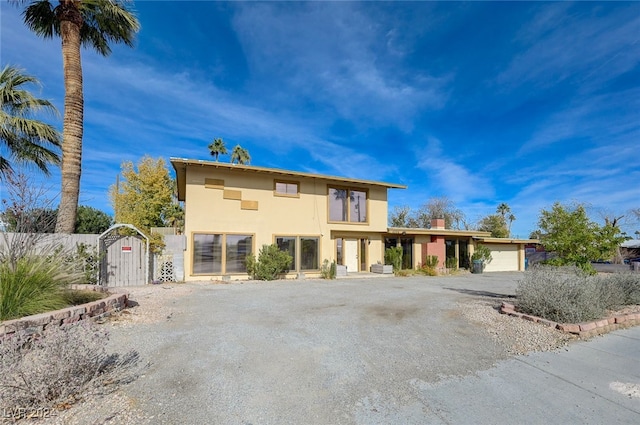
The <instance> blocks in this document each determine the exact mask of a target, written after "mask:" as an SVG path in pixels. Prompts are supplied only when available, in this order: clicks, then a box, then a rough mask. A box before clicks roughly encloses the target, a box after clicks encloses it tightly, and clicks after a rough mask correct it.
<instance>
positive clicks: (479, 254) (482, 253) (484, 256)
mask: <svg viewBox="0 0 640 425" xmlns="http://www.w3.org/2000/svg"><path fill="white" fill-rule="evenodd" d="M491 260H493V256H492V255H491V249H489V247H487V246H486V245H478V246H476V248H475V250H474V251H473V254H471V261H482V262H483V263H485V264H489V263H490V262H491Z"/></svg>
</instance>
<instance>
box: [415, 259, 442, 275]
mask: <svg viewBox="0 0 640 425" xmlns="http://www.w3.org/2000/svg"><path fill="white" fill-rule="evenodd" d="M438 262H439V261H438V257H437V256H435V255H427V256H426V257H425V259H424V263H422V265H421V266H420V267H419V269H418V272H420V273H422V274H424V275H427V276H437V275H438V271H437V267H438Z"/></svg>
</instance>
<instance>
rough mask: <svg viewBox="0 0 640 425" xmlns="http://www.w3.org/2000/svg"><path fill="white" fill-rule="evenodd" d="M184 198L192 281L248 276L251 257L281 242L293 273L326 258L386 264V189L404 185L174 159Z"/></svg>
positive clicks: (313, 269) (357, 264)
mask: <svg viewBox="0 0 640 425" xmlns="http://www.w3.org/2000/svg"><path fill="white" fill-rule="evenodd" d="M171 163H172V165H173V167H174V169H175V171H176V178H177V186H178V199H179V200H181V201H185V229H184V232H185V236H186V238H187V246H186V251H185V280H202V279H210V278H216V277H220V276H230V277H231V278H233V279H240V278H246V277H247V274H246V269H245V266H244V259H245V257H246V256H247V255H248V254H250V253H254V254H255V255H257V254H258V251H259V250H260V248H261V247H262V246H263V245H269V244H276V245H278V247H280V249H282V250H285V251H288V252H289V253H290V254H291V256H292V257H293V262H292V264H291V268H290V270H291V271H290V275H291V276H295V275H297V274H298V273H303V274H304V275H305V276H317V275H319V274H320V267H321V265H322V263H323V261H324V260H325V259H327V260H329V261H336V262H337V263H338V264H342V265H345V266H347V270H348V271H349V272H357V271H368V270H369V267H370V265H371V264H375V263H378V262H382V263H383V262H384V249H385V234H386V233H387V230H388V229H387V216H388V208H387V190H388V189H404V188H406V187H405V186H403V185H400V184H393V183H383V182H377V181H368V180H359V179H350V178H344V177H334V176H327V175H319V174H312V173H303V172H297V171H286V170H279V169H273V168H264V167H255V166H247V165H234V164H228V163H219V162H213V161H201V160H190V159H179V158H171Z"/></svg>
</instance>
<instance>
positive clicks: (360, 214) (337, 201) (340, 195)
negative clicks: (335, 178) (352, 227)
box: [329, 187, 368, 223]
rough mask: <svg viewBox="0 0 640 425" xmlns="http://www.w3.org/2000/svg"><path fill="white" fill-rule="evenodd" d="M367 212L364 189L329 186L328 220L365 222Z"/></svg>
mask: <svg viewBox="0 0 640 425" xmlns="http://www.w3.org/2000/svg"><path fill="white" fill-rule="evenodd" d="M367 212H368V211H367V192H366V191H364V190H356V189H346V188H336V187H330V188H329V221H338V222H339V221H343V222H349V223H366V222H367V220H368V217H367Z"/></svg>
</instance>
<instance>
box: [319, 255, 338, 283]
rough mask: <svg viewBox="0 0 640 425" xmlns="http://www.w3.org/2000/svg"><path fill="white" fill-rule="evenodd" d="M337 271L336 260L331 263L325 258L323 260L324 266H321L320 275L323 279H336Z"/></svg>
mask: <svg viewBox="0 0 640 425" xmlns="http://www.w3.org/2000/svg"><path fill="white" fill-rule="evenodd" d="M336 273H337V266H336V262H335V261H332V262H331V263H329V260H326V259H325V260H324V261H323V262H322V267H321V268H320V275H321V276H322V278H323V279H335V278H336Z"/></svg>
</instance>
